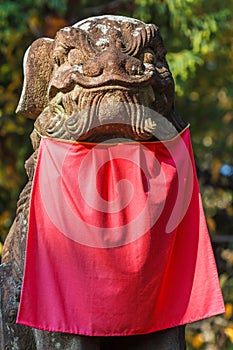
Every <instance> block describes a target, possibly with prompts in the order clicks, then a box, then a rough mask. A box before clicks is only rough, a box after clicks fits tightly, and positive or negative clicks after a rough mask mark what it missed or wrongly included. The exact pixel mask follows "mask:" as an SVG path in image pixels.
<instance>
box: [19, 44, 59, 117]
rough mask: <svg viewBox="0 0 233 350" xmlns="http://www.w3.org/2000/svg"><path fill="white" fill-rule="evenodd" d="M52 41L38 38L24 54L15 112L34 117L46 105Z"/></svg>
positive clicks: (51, 64)
mask: <svg viewBox="0 0 233 350" xmlns="http://www.w3.org/2000/svg"><path fill="white" fill-rule="evenodd" d="M53 43H54V40H52V39H49V38H40V39H37V40H36V41H34V42H33V43H32V45H31V46H30V47H29V48H28V49H27V51H26V53H25V55H24V63H23V66H24V82H23V89H22V93H21V97H20V100H19V104H18V106H17V109H16V113H20V114H22V115H24V116H25V117H28V118H32V119H36V118H37V117H38V115H39V114H40V113H41V112H42V111H43V109H44V108H45V107H46V106H47V105H48V85H49V81H50V79H51V74H52V70H53V57H52V56H53V55H52V51H53Z"/></svg>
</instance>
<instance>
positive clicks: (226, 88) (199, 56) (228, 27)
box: [0, 0, 233, 350]
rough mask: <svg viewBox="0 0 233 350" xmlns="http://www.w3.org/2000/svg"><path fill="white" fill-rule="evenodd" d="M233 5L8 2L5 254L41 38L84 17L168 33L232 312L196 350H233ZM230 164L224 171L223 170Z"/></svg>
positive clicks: (2, 160) (211, 323)
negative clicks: (24, 101)
mask: <svg viewBox="0 0 233 350" xmlns="http://www.w3.org/2000/svg"><path fill="white" fill-rule="evenodd" d="M232 13H233V3H232V2H229V1H228V0H167V1H163V0H157V1H155V0H128V1H127V0H115V1H112V2H104V1H101V0H92V1H91V0H80V1H75V0H50V1H45V0H21V1H20V2H18V1H17V2H16V1H14V0H12V1H10V0H5V1H4V0H0V44H1V45H0V52H1V55H0V251H1V247H2V243H3V242H4V239H5V236H6V234H7V232H8V230H9V227H10V225H11V224H12V221H13V219H14V215H15V209H16V202H17V198H18V195H19V192H20V190H21V189H22V187H23V185H24V184H25V182H26V174H25V171H24V162H25V160H26V159H27V157H28V156H29V154H30V153H31V151H32V149H31V145H30V139H29V134H30V132H31V130H32V128H33V123H32V121H31V120H29V119H25V118H24V117H22V116H20V115H16V114H15V109H16V106H17V103H18V100H19V96H20V93H21V88H22V60H23V54H24V52H25V50H26V48H27V47H28V46H29V45H30V44H31V43H32V41H34V40H35V39H36V38H38V37H43V36H46V37H54V34H55V32H56V31H57V30H58V29H59V28H61V27H63V26H65V25H70V24H73V23H75V22H77V21H79V20H81V19H83V18H86V17H89V16H95V15H101V14H116V15H126V16H131V17H135V18H138V19H141V20H142V21H145V22H152V23H155V24H157V25H158V26H159V27H160V31H161V34H162V36H163V38H164V41H165V45H166V47H167V50H168V55H167V59H168V62H169V66H170V68H171V71H172V73H173V76H174V78H175V82H176V106H175V108H176V111H177V112H178V113H179V114H180V115H182V116H183V117H184V119H186V120H187V121H188V122H190V124H191V132H192V140H193V148H194V154H195V158H196V164H197V170H198V175H199V181H200V185H201V192H202V196H203V202H204V207H205V212H206V216H207V222H208V226H209V230H210V233H211V238H212V241H213V247H214V251H215V254H216V259H217V263H218V268H219V273H220V281H221V284H222V287H223V292H224V298H225V302H226V314H225V315H224V316H219V317H216V318H213V319H211V320H207V321H202V322H201V323H197V324H195V325H193V326H191V327H190V328H189V329H188V332H187V340H188V343H189V347H190V349H193V348H196V349H198V348H199V349H209V350H219V349H225V350H227V349H233V319H232V313H233V289H232V287H233V276H232V266H233V252H232V248H233V235H232V231H233V155H232V145H233V111H232V107H233V103H232V101H233V98H232V97H233V96H232V95H233V73H232V72H233V59H232V58H233V17H232ZM223 166H224V167H223Z"/></svg>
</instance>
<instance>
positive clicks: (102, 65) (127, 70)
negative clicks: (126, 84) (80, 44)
mask: <svg viewBox="0 0 233 350" xmlns="http://www.w3.org/2000/svg"><path fill="white" fill-rule="evenodd" d="M144 70H145V67H144V65H143V63H142V62H141V61H140V60H139V59H137V58H135V57H130V56H129V55H127V54H125V53H122V52H120V51H119V50H117V49H116V50H107V51H104V52H103V53H101V54H100V55H99V56H98V58H96V57H95V58H94V59H90V60H88V61H87V62H86V63H85V64H84V65H83V75H85V76H87V77H96V76H100V75H105V76H110V75H115V76H124V77H125V76H139V75H143V73H144Z"/></svg>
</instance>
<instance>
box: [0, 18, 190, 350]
mask: <svg viewBox="0 0 233 350" xmlns="http://www.w3.org/2000/svg"><path fill="white" fill-rule="evenodd" d="M24 72H25V81H24V87H23V91H22V96H21V98H20V102H19V105H18V108H17V112H18V113H21V114H24V115H25V116H27V117H30V118H33V119H35V130H36V131H33V132H32V135H31V139H32V144H33V148H34V153H33V154H32V156H31V157H30V158H29V160H28V161H27V162H26V165H25V167H26V171H27V174H28V178H29V180H28V183H27V185H26V186H25V188H24V189H23V191H22V193H21V195H20V198H19V201H18V206H17V215H16V219H15V222H14V224H13V226H12V228H11V230H10V232H9V234H8V237H7V239H6V242H5V245H4V249H3V258H2V265H1V266H0V281H1V284H0V286H1V289H0V334H1V338H0V345H1V349H19V350H25V349H28V350H29V349H33V350H34V349H35V350H42V349H43V350H46V349H69V350H70V349H81V350H85V349H88V350H92V349H93V350H94V349H98V350H100V349H110V348H111V349H115V348H117V349H118V348H119V347H121V348H122V349H131V348H132V349H143V350H144V349H159V350H165V349H166V350H170V349H171V350H178V349H182V350H183V349H185V341H184V327H177V328H174V329H170V330H165V331H162V332H157V333H155V334H152V335H148V336H142V338H140V337H139V338H138V337H135V339H134V340H133V338H134V337H133V338H132V337H131V339H130V340H128V339H127V337H125V338H124V339H121V338H118V339H116V338H113V339H101V338H96V337H83V336H78V335H72V334H61V333H52V332H45V331H39V330H35V329H31V328H27V327H24V326H20V325H16V324H15V319H16V314H17V308H18V303H19V295H20V289H21V283H22V277H23V268H24V254H25V245H26V234H27V220H28V211H29V200H30V192H31V185H32V179H33V174H34V169H35V164H36V159H37V150H38V147H39V143H40V137H41V135H44V136H50V137H54V138H62V139H67V140H86V141H95V142H98V141H104V140H108V139H111V138H116V137H118V138H130V139H135V140H143V141H145V140H154V139H169V138H171V137H173V136H174V135H175V134H176V133H177V132H179V131H181V130H182V129H183V128H184V127H185V126H186V123H185V122H184V121H183V120H182V119H181V118H180V117H179V116H178V115H176V113H175V112H174V81H173V78H172V75H171V72H170V70H169V67H168V64H167V62H166V49H165V47H164V45H163V41H162V39H161V36H160V34H159V30H158V28H157V27H156V26H155V25H153V24H148V25H146V24H144V23H142V22H140V21H138V20H135V19H130V18H126V17H118V16H117V17H115V16H101V17H96V18H89V19H86V20H84V21H82V22H79V23H77V24H75V25H73V26H71V27H66V28H63V29H61V30H60V31H58V33H57V35H56V37H55V39H54V40H52V39H48V38H41V39H38V40H36V41H35V42H34V43H33V44H32V45H31V47H30V48H29V49H28V51H27V53H26V55H25V61H24ZM141 339H143V340H141ZM131 342H132V343H131Z"/></svg>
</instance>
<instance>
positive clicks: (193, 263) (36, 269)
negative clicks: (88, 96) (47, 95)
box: [17, 129, 224, 336]
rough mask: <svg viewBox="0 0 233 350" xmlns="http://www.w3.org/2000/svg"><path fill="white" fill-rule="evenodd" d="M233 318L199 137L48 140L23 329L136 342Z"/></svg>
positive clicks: (36, 193)
mask: <svg viewBox="0 0 233 350" xmlns="http://www.w3.org/2000/svg"><path fill="white" fill-rule="evenodd" d="M223 312H224V304H223V299H222V294H221V290H220V287H219V282H218V275H217V270H216V265H215V260H214V257H213V253H212V248H211V244H210V239H209V235H208V231H207V228H206V222H205V218H204V214H203V209H202V203H201V199H200V193H199V187H198V182H197V177H196V172H195V166H194V161H193V155H192V148H191V143H190V133H189V130H188V129H186V130H184V131H183V132H182V133H181V134H179V135H178V136H177V137H176V138H174V139H173V140H170V141H165V142H145V143H138V142H126V143H117V142H116V143H113V144H106V143H104V144H88V143H72V142H66V141H61V140H54V139H49V138H42V140H41V144H40V150H39V155H38V161H37V167H36V171H35V176H34V182H33V189H32V194H31V203H30V215H29V230H28V239H27V249H26V260H25V273H24V280H23V287H22V294H21V300H20V307H19V312H18V317H17V322H18V323H20V324H24V325H27V326H31V327H34V328H39V329H43V330H48V331H59V332H68V333H76V334H83V335H92V336H93V335H95V336H113V335H134V334H144V333H150V332H154V331H157V330H161V329H165V328H169V327H174V326H178V325H181V324H186V323H190V322H193V321H197V320H200V319H203V318H206V317H210V316H213V315H216V314H220V313H223Z"/></svg>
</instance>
